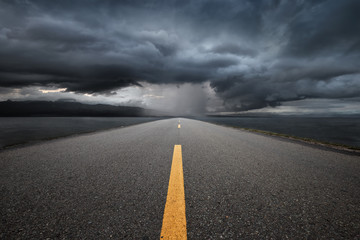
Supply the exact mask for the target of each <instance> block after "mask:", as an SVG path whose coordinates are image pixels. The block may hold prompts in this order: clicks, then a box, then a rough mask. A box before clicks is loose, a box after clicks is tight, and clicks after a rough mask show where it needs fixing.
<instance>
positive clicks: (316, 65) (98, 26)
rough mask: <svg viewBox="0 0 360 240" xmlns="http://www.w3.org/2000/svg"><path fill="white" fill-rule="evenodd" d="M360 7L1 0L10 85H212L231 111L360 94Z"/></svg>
mask: <svg viewBox="0 0 360 240" xmlns="http://www.w3.org/2000/svg"><path fill="white" fill-rule="evenodd" d="M359 13H360V1H358V0H341V1H340V0H327V1H326V0H312V1H310V0H309V1H305V0H297V1H295V0H294V1H293V0H289V1H281V0H273V1H271V0H268V1H265V0H263V1H260V0H243V1H238V0H234V1H223V0H216V1H215V0H212V1H184V0H181V1H180V0H179V1H176V0H166V1H165V0H164V1H134V0H131V1H130V0H129V1H115V0H114V1H110V0H76V1H75V0H71V1H70V0H62V1H48V0H43V1H35V0H21V1H20V0H0V87H3V88H5V89H7V90H8V91H12V89H14V88H22V87H26V86H54V87H58V88H67V91H74V92H78V93H99V94H109V95H111V93H112V92H113V91H116V89H118V88H122V87H126V86H131V85H140V84H141V82H148V83H152V84H164V83H174V84H181V83H203V82H207V81H208V82H210V86H211V87H212V88H213V89H214V90H215V92H216V93H217V95H218V96H219V97H220V98H221V99H223V100H224V103H225V106H226V107H227V108H228V109H231V110H247V109H254V108H262V107H265V106H269V105H270V106H276V105H278V104H279V103H281V102H282V101H289V100H298V99H304V98H353V97H359V96H360V14H359ZM2 91H4V90H2Z"/></svg>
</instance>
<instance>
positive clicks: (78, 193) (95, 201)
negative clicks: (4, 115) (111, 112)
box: [0, 118, 360, 239]
mask: <svg viewBox="0 0 360 240" xmlns="http://www.w3.org/2000/svg"><path fill="white" fill-rule="evenodd" d="M175 145H177V146H181V147H179V148H177V151H178V153H175V152H174V149H175V148H174V146H175ZM180 153H181V154H182V166H181V164H180V165H178V167H176V166H173V169H174V172H175V171H178V173H183V186H184V187H183V188H184V193H185V197H184V199H185V203H184V205H185V206H184V207H185V208H186V223H185V224H186V228H185V230H186V235H187V237H188V239H271V238H273V239H286V238H288V239H331V238H333V239H360V235H359V234H360V157H359V156H355V155H348V154H342V153H338V152H334V151H330V150H326V149H319V148H315V147H311V146H307V145H304V144H299V143H295V142H290V141H286V140H282V139H277V138H274V137H268V136H262V135H258V134H253V133H249V132H244V131H241V130H236V129H233V128H226V127H222V126H217V125H213V124H209V123H205V122H201V121H195V120H190V119H178V118H174V119H167V120H160V121H154V122H150V123H144V124H140V125H136V126H131V127H126V128H121V129H115V130H109V131H104V132H98V133H92V134H86V135H81V136H75V137H68V138H63V139H59V140H54V141H49V142H43V143H40V144H37V145H32V146H25V147H21V148H16V149H10V150H5V151H2V152H0V184H1V192H0V196H1V206H0V211H1V225H0V230H1V235H0V239H47V238H49V239H111V238H113V239H159V238H160V234H162V224H163V221H164V228H165V220H164V218H165V215H164V208H165V204H166V205H167V198H169V196H168V188H169V194H170V193H171V192H175V193H174V194H176V193H179V191H177V190H170V189H171V188H170V185H171V182H169V177H170V170H171V168H172V162H173V160H174V163H173V164H175V161H178V160H179V159H180V160H181V155H180V156H179V155H177V157H176V156H175V155H176V154H180ZM176 159H177V160H176ZM181 167H183V169H182V168H181ZM171 171H173V170H171ZM171 174H173V173H171ZM179 177H181V176H180V175H179ZM179 179H181V178H179ZM176 181H179V180H176ZM174 189H176V187H175V188H174ZM180 192H181V191H180ZM179 196H180V198H181V194H180V195H179ZM168 202H169V201H168ZM169 204H171V203H170V202H169ZM169 209H170V208H169ZM169 211H170V210H169ZM175 215H176V216H177V214H175ZM180 215H181V214H180ZM176 216H175V217H176ZM170 225H171V224H170ZM163 230H164V229H163ZM182 230H184V229H182ZM164 231H165V230H164Z"/></svg>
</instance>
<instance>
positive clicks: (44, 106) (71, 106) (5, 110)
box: [0, 100, 151, 117]
mask: <svg viewBox="0 0 360 240" xmlns="http://www.w3.org/2000/svg"><path fill="white" fill-rule="evenodd" d="M145 115H146V116H147V115H151V111H150V110H146V109H143V108H140V107H126V106H112V105H105V104H96V105H89V104H83V103H78V102H51V101H22V102H14V101H9V100H8V101H5V102H0V116H1V117H26V116H64V117H65V116H87V117H140V116H145Z"/></svg>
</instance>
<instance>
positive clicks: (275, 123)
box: [197, 117, 360, 147]
mask: <svg viewBox="0 0 360 240" xmlns="http://www.w3.org/2000/svg"><path fill="white" fill-rule="evenodd" d="M197 119H198V120H202V121H206V122H210V123H216V124H221V125H227V126H233V127H242V128H253V129H259V130H265V131H271V132H276V133H283V134H288V135H293V136H298V137H304V138H312V139H316V140H319V141H324V142H331V143H338V144H345V145H349V146H354V147H360V118H359V117H321V118H320V117H318V118H315V117H202V118H197Z"/></svg>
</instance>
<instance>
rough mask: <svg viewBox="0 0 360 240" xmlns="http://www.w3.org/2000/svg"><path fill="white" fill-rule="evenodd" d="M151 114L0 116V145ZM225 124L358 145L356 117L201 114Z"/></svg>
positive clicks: (132, 120) (128, 121) (94, 128)
mask: <svg viewBox="0 0 360 240" xmlns="http://www.w3.org/2000/svg"><path fill="white" fill-rule="evenodd" d="M158 119H162V118H151V117H114V118H112V117H24V118H21V117H16V118H14V117H11V118H10V117H9V118H0V149H1V148H4V147H5V146H9V145H15V144H20V143H28V142H36V141H41V140H46V139H52V138H57V137H62V136H68V135H73V134H79V133H86V132H93V131H97V130H105V129H110V128H116V127H123V126H129V125H134V124H138V123H145V122H149V121H155V120H158ZM196 119H198V120H202V121H206V122H210V123H216V124H221V125H226V126H234V127H242V128H254V129H259V130H265V131H271V132H277V133H284V134H288V135H293V136H298V137H305V138H313V139H316V140H319V141H325V142H332V143H340V144H345V145H349V146H354V147H360V118H359V117H357V118H355V117H353V118H352V117H347V118H338V117H337V118H335V117H326V118H325V117H324V118H310V117H307V118H306V117H201V118H196Z"/></svg>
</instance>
